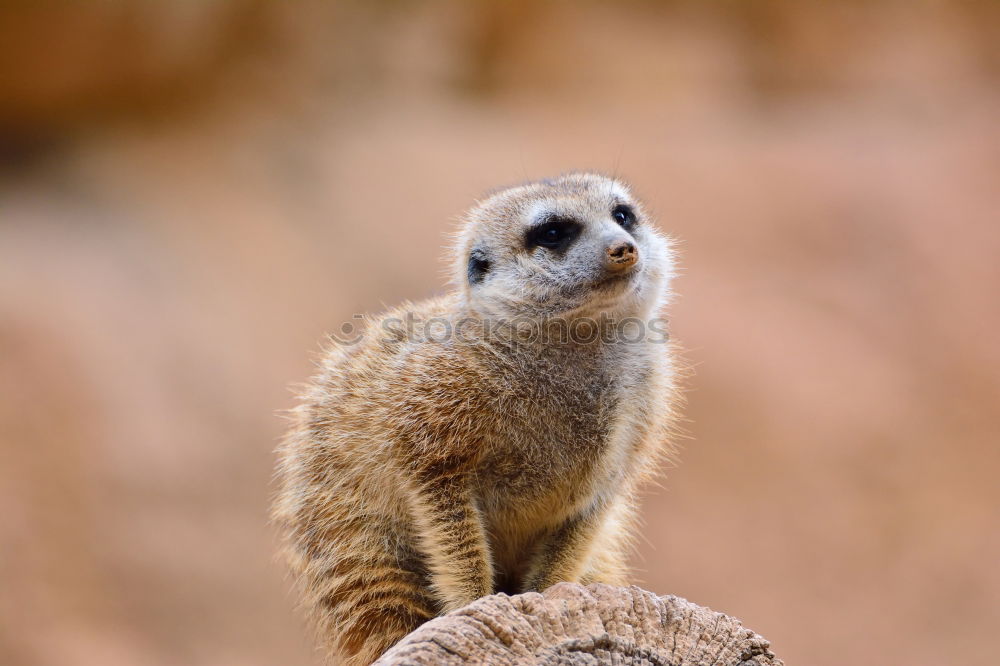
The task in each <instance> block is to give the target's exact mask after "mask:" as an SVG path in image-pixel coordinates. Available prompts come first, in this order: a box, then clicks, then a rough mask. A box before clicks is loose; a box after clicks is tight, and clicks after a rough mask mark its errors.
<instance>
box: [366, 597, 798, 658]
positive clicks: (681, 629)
mask: <svg viewBox="0 0 1000 666" xmlns="http://www.w3.org/2000/svg"><path fill="white" fill-rule="evenodd" d="M465 663H488V664H521V663H534V664H581V665H582V664H658V665H663V666H668V665H669V666H695V665H699V666H701V665H709V664H714V665H717V666H781V664H782V662H781V660H780V659H778V658H777V657H775V655H774V653H772V652H771V650H770V644H769V643H768V641H767V640H765V639H764V638H763V637H762V636H760V635H758V634H756V633H754V632H753V631H750V630H749V629H746V628H745V627H743V625H742V624H740V622H739V620H736V619H735V618H732V617H729V616H728V615H723V614H722V613H716V612H714V611H711V610H709V609H707V608H703V607H701V606H697V605H695V604H692V603H690V602H689V601H686V600H684V599H681V598H679V597H674V596H666V597H658V596H656V595H655V594H653V593H651V592H647V591H645V590H642V589H640V588H638V587H634V586H632V587H627V588H625V587H612V586H609V585H600V584H595V585H588V586H586V587H584V586H582V585H576V584H571V583H560V584H559V585H555V586H553V587H551V588H549V589H548V590H546V591H545V592H544V593H541V594H539V593H536V592H530V593H527V594H519V595H516V596H513V597H511V596H508V595H506V594H495V595H492V596H489V597H484V598H482V599H479V600H478V601H475V602H473V603H471V604H469V605H468V606H466V607H464V608H461V609H459V610H457V611H454V612H452V613H449V614H447V615H444V616H442V617H439V618H436V619H434V620H431V621H430V622H428V623H426V624H424V625H423V626H421V627H420V628H419V629H417V630H416V631H414V632H413V633H411V634H410V635H409V636H407V637H406V638H404V639H403V640H402V641H400V642H399V643H398V644H397V645H396V646H395V647H393V648H392V649H391V650H389V651H388V652H386V653H385V654H384V655H383V656H382V657H381V659H379V660H378V661H377V662H376V664H380V665H382V666H387V665H389V664H393V665H398V664H465Z"/></svg>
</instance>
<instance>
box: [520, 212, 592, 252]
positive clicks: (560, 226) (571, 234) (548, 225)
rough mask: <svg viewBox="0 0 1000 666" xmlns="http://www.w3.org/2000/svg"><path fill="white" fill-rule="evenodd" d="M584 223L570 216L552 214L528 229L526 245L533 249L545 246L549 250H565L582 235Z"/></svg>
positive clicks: (525, 238) (525, 239)
mask: <svg viewBox="0 0 1000 666" xmlns="http://www.w3.org/2000/svg"><path fill="white" fill-rule="evenodd" d="M582 229H583V225H582V224H580V223H579V222H577V221H576V220H574V219H572V218H568V217H558V216H552V217H548V218H546V219H545V221H544V222H542V223H541V224H538V225H535V226H533V227H531V228H530V229H528V231H527V233H526V234H525V237H524V245H525V247H526V248H527V249H529V250H531V249H533V248H536V247H544V248H547V249H549V250H555V251H559V252H561V251H564V250H566V248H568V247H569V246H570V244H571V243H572V242H573V241H574V240H576V237H577V236H579V235H580V231H581V230H582Z"/></svg>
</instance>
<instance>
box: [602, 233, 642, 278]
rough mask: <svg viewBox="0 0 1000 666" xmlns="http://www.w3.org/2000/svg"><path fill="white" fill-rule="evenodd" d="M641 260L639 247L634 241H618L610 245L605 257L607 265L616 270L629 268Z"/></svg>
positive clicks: (611, 269)
mask: <svg viewBox="0 0 1000 666" xmlns="http://www.w3.org/2000/svg"><path fill="white" fill-rule="evenodd" d="M637 261H639V249H638V248H637V247H636V246H635V243H633V242H632V241H627V240H623V241H618V242H616V243H613V244H611V245H610V246H608V248H607V250H606V255H605V257H604V265H605V267H606V268H607V269H608V270H610V271H614V272H621V271H625V270H628V269H629V268H632V267H633V266H635V264H636V262H637Z"/></svg>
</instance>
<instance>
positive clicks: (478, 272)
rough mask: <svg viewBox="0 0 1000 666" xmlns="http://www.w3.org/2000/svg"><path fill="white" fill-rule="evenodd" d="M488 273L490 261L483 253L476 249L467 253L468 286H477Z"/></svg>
mask: <svg viewBox="0 0 1000 666" xmlns="http://www.w3.org/2000/svg"><path fill="white" fill-rule="evenodd" d="M489 271H490V260H489V257H487V256H486V253H485V252H483V251H482V250H480V249H478V248H477V249H475V250H473V251H472V252H470V253H469V265H468V273H469V284H479V283H480V282H482V281H483V280H485V279H486V274H487V273H488V272H489Z"/></svg>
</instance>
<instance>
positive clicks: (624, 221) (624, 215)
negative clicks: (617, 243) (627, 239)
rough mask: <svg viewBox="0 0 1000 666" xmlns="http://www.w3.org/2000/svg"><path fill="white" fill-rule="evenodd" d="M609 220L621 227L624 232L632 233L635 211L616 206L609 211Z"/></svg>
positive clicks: (627, 206) (619, 205) (625, 206)
mask: <svg viewBox="0 0 1000 666" xmlns="http://www.w3.org/2000/svg"><path fill="white" fill-rule="evenodd" d="M611 219H613V220H614V221H615V222H617V223H618V224H619V226H621V228H622V229H624V230H625V231H632V229H634V228H635V225H636V219H635V211H634V210H633V209H632V207H631V206H629V205H626V204H618V205H617V206H615V207H614V208H612V209H611Z"/></svg>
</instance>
